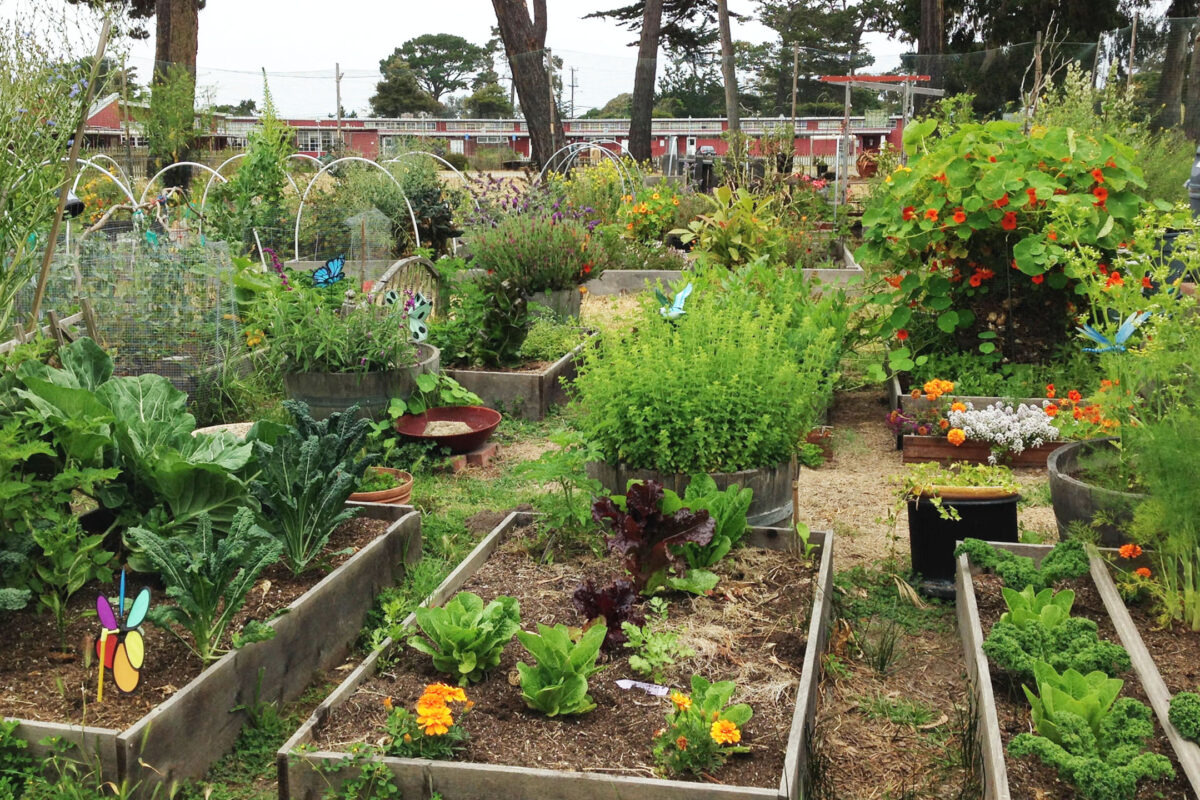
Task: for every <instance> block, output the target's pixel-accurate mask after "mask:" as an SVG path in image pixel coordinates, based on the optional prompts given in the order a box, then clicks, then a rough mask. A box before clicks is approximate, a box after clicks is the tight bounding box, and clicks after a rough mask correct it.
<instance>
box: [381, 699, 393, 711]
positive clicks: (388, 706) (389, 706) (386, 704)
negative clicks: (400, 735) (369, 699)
mask: <svg viewBox="0 0 1200 800" xmlns="http://www.w3.org/2000/svg"><path fill="white" fill-rule="evenodd" d="M383 707H384V708H386V709H387V710H388V711H391V710H392V698H390V697H385V698H383Z"/></svg>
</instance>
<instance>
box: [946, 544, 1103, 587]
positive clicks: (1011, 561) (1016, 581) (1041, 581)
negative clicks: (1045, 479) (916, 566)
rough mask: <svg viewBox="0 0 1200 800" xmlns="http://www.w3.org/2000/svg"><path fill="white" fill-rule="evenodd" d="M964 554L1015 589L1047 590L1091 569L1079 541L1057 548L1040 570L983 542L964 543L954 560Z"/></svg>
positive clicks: (1023, 557)
mask: <svg viewBox="0 0 1200 800" xmlns="http://www.w3.org/2000/svg"><path fill="white" fill-rule="evenodd" d="M962 553H966V554H967V556H968V557H969V558H970V559H971V563H972V564H974V565H975V566H977V567H980V568H981V569H986V570H990V571H992V572H994V573H996V574H997V575H999V576H1000V578H1001V580H1003V581H1004V585H1005V586H1008V587H1010V588H1013V589H1023V588H1025V587H1026V586H1032V587H1033V588H1034V589H1035V590H1041V589H1045V588H1046V587H1047V586H1053V585H1054V584H1056V583H1058V582H1059V581H1064V580H1071V579H1072V578H1080V577H1083V576H1084V575H1087V574H1088V569H1089V563H1088V555H1087V551H1086V550H1084V547H1083V543H1082V542H1078V541H1066V542H1059V543H1058V544H1056V545H1055V546H1054V549H1053V550H1051V551H1050V552H1049V553H1047V554H1046V556H1045V558H1043V559H1042V563H1041V565H1040V567H1038V566H1034V563H1033V559H1032V558H1029V557H1028V556H1019V555H1016V554H1015V553H1010V552H1009V551H1007V550H1000V549H997V548H995V547H992V546H991V545H990V544H988V543H987V542H983V541H980V540H979V539H964V540H963V543H962V544H960V545H959V546H958V549H956V550H955V551H954V557H955V558H957V557H958V556H959V555H961V554H962Z"/></svg>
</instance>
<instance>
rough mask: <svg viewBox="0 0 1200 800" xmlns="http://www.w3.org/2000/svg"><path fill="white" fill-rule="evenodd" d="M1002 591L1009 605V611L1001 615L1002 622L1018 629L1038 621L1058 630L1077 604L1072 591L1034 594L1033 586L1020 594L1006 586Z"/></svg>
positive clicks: (1051, 590) (1043, 590) (1044, 590)
mask: <svg viewBox="0 0 1200 800" xmlns="http://www.w3.org/2000/svg"><path fill="white" fill-rule="evenodd" d="M1000 591H1001V592H1002V593H1003V594H1004V602H1005V603H1006V604H1007V605H1008V611H1005V612H1004V613H1003V614H1001V615H1000V621H1001V622H1011V623H1012V624H1014V625H1016V626H1017V627H1018V628H1024V627H1026V626H1027V625H1028V624H1029V623H1030V622H1032V621H1033V620H1038V621H1039V622H1041V623H1042V625H1044V626H1045V627H1046V628H1047V629H1051V630H1052V629H1054V628H1057V627H1059V626H1060V625H1062V624H1063V623H1064V622H1066V620H1067V618H1068V617H1070V616H1071V606H1072V605H1074V603H1075V592H1073V591H1071V590H1070V589H1063V590H1062V591H1061V592H1056V591H1054V590H1053V589H1042V590H1041V591H1040V592H1038V593H1037V594H1034V592H1033V587H1032V586H1026V587H1025V588H1024V589H1022V590H1021V591H1019V592H1017V591H1013V590H1012V589H1009V588H1008V587H1007V586H1005V587H1003V588H1001V589H1000Z"/></svg>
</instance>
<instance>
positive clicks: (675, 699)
mask: <svg viewBox="0 0 1200 800" xmlns="http://www.w3.org/2000/svg"><path fill="white" fill-rule="evenodd" d="M671 702H672V703H674V704H675V707H676V708H678V709H679V710H680V711H687V710H688V709H689V708H691V707H692V698H690V697H688V696H687V695H686V694H684V693H683V692H671Z"/></svg>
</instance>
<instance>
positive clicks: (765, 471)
mask: <svg viewBox="0 0 1200 800" xmlns="http://www.w3.org/2000/svg"><path fill="white" fill-rule="evenodd" d="M587 474H588V477H589V478H595V479H596V480H598V481H600V483H601V484H602V485H603V486H604V488H605V489H607V490H608V491H609V492H612V493H614V494H624V493H625V488H626V487H627V486H628V485H629V482H630V481H631V480H639V481H658V482H659V483H661V484H662V485H663V487H664V488H667V489H670V490H671V491H673V492H675V493H676V494H678V495H679V496H680V497H682V496H683V493H684V492H685V491H686V490H687V486H688V484H689V483H691V482H692V478H691V476H690V475H682V474H676V473H664V472H658V471H657V470H652V469H634V468H632V467H628V466H626V465H625V464H617V465H615V466H614V465H612V464H608V463H605V462H603V461H595V462H592V463H590V464H588V465H587ZM709 476H710V477H711V478H712V479H713V481H714V482H715V483H716V484H717V488H718V489H721V490H722V491H723V490H725V489H728V488H729V487H730V486H732V485H733V484H735V483H736V484H737V485H738V486H741V487H742V488H743V489H753V490H754V499H753V501H752V502H751V503H750V510H749V511H748V512H747V514H746V519H747V521H748V522H749V523H750V524H751V525H775V524H777V523H780V522H782V521H783V520H785V519H789V518H791V516H792V484H793V482H794V481H795V480H796V472H795V470H794V469H793V468H792V465H791V463H790V462H787V461H785V462H783V463H781V464H776V465H775V466H773V467H760V468H758V469H744V470H739V471H738V472H710V473H709Z"/></svg>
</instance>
